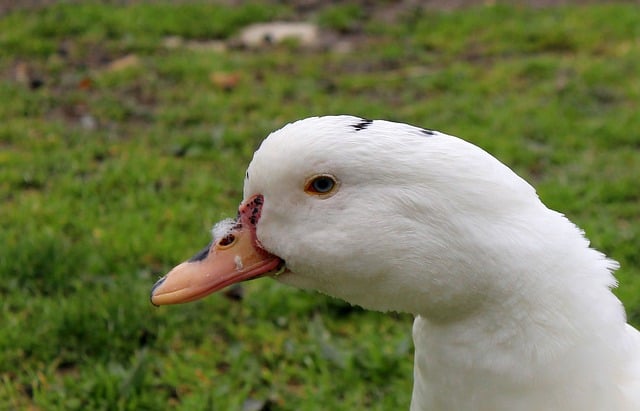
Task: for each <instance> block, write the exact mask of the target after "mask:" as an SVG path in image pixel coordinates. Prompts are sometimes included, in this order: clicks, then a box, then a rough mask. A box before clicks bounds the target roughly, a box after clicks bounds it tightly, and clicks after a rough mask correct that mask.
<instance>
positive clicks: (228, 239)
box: [218, 233, 236, 247]
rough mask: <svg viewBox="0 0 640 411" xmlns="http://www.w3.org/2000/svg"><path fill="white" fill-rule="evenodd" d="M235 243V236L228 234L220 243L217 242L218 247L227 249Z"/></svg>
mask: <svg viewBox="0 0 640 411" xmlns="http://www.w3.org/2000/svg"><path fill="white" fill-rule="evenodd" d="M235 242H236V236H235V235H233V234H231V233H230V234H227V235H225V236H224V237H222V238H221V239H220V241H219V242H218V247H229V246H231V245H232V244H233V243H235Z"/></svg>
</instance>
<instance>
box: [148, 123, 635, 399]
mask: <svg viewBox="0 0 640 411" xmlns="http://www.w3.org/2000/svg"><path fill="white" fill-rule="evenodd" d="M615 268H617V263H616V262H614V261H612V260H609V259H607V258H606V257H605V256H604V255H603V254H601V253H600V252H598V251H596V250H594V249H591V248H589V242H588V240H586V239H585V238H584V236H583V233H582V232H581V231H580V230H579V229H578V228H577V227H576V226H575V225H574V224H572V223H571V222H570V221H569V220H567V219H566V218H565V217H564V216H563V215H562V214H559V213H557V212H555V211H552V210H550V209H548V208H546V207H545V206H544V204H542V202H541V201H540V200H539V199H538V197H537V195H536V192H535V190H534V189H533V188H532V187H531V186H530V185H529V184H527V183H526V182H525V181H524V180H523V179H521V178H520V177H518V176H517V175H516V174H515V173H513V172H512V171H511V170H510V169H509V168H508V167H506V166H505V165H503V164H502V163H500V162H499V161H498V160H496V159H495V158H494V157H492V156H491V155H489V154H487V153H486V152H485V151H483V150H482V149H480V148H478V147H476V146H474V145H472V144H470V143H467V142H465V141H463V140H460V139H458V138H456V137H453V136H449V135H446V134H443V133H439V132H434V131H430V130H425V129H421V128H418V127H413V126H410V125H406V124H399V123H392V122H388V121H381V120H375V121H371V120H365V119H362V118H357V117H351V116H329V117H314V118H308V119H305V120H300V121H297V122H295V123H292V124H289V125H287V126H285V127H284V128H282V129H280V130H278V131H276V132H274V133H272V134H271V135H270V136H269V137H268V138H267V139H266V140H264V142H263V143H262V145H261V147H260V148H259V149H258V151H256V153H255V155H254V157H253V161H252V162H251V164H250V165H249V168H248V171H247V176H246V180H245V184H244V201H243V202H242V204H241V205H240V209H239V213H238V218H237V219H236V220H233V221H231V220H227V221H225V222H222V223H219V224H218V225H217V226H216V227H215V228H214V241H213V242H212V245H211V246H210V247H207V248H206V249H205V250H203V252H201V253H200V254H199V255H197V256H196V257H194V258H192V259H191V260H190V261H188V262H185V263H183V264H181V265H179V266H177V267H176V268H174V269H173V270H172V271H171V272H170V273H169V274H167V276H165V277H164V278H162V279H161V280H159V281H158V283H156V285H155V286H154V288H153V291H152V297H151V298H152V302H153V303H154V304H156V305H163V304H174V303H180V302H187V301H192V300H195V299H198V298H201V297H203V296H205V295H207V294H209V293H212V292H214V291H216V290H219V289H221V288H223V287H226V286H228V285H230V284H232V283H235V282H238V281H243V280H247V279H250V278H255V277H258V276H265V275H266V276H271V277H274V278H276V279H277V280H279V281H281V282H283V283H287V284H291V285H294V286H296V287H300V288H307V289H314V290H318V291H321V292H323V293H326V294H329V295H332V296H335V297H339V298H342V299H344V300H346V301H348V302H350V303H353V304H357V305H360V306H362V307H365V308H370V309H374V310H381V311H387V310H393V311H402V312H409V313H412V314H414V315H415V316H416V318H415V322H414V326H413V339H414V343H415V371H414V379H415V381H414V388H413V397H412V402H411V410H413V411H418V410H432V411H433V410H445V411H463V410H489V411H500V410H508V411H526V410H535V411H540V410H545V411H550V410H558V411H572V410H575V411H588V410H592V411H594V410H599V411H612V410H619V411H638V410H640V334H639V333H638V332H637V331H636V330H635V329H634V328H633V327H631V326H630V325H627V324H626V319H625V313H624V309H623V307H622V304H621V303H620V301H619V300H618V299H617V298H616V297H615V296H614V295H613V294H612V292H611V288H612V287H613V286H615V284H616V282H615V279H614V277H613V276H612V274H611V272H612V271H613V270H614V269H615Z"/></svg>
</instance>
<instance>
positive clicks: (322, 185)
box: [304, 174, 338, 196]
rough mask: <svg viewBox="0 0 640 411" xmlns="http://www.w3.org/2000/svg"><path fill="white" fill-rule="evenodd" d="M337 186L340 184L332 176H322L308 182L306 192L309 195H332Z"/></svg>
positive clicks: (312, 178)
mask: <svg viewBox="0 0 640 411" xmlns="http://www.w3.org/2000/svg"><path fill="white" fill-rule="evenodd" d="M337 185H338V182H337V181H336V179H335V177H333V176H332V175H328V174H320V175H317V176H313V177H311V178H310V179H309V180H307V183H306V184H305V187H304V191H305V192H306V193H307V194H312V195H317V196H326V195H328V194H331V193H332V192H333V191H334V190H335V189H336V187H337Z"/></svg>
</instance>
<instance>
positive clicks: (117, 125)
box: [0, 1, 640, 411]
mask: <svg viewBox="0 0 640 411" xmlns="http://www.w3.org/2000/svg"><path fill="white" fill-rule="evenodd" d="M119 3H126V2H119ZM227 3H228V2H222V3H221V4H215V3H213V2H179V3H178V4H176V5H173V4H168V3H161V2H145V3H133V4H130V5H122V4H121V5H115V4H111V5H109V4H101V3H96V2H91V1H89V2H82V3H80V4H70V3H63V4H57V5H56V4H54V5H50V6H47V7H42V8H36V9H28V10H14V11H11V12H8V13H7V14H5V15H4V16H2V17H0V244H1V247H0V311H1V312H0V319H1V323H0V324H1V327H0V410H5V409H6V410H14V409H15V410H18V409H30V410H161V409H175V410H246V411H251V410H267V409H269V410H328V409H329V410H357V409H369V410H398V409H407V408H408V404H409V401H410V395H411V385H412V383H411V379H412V342H411V338H410V330H411V321H412V320H411V317H410V316H409V315H407V314H380V313H373V312H367V311H364V310H361V309H359V308H357V307H351V306H349V305H348V304H346V303H343V302H341V301H337V300H334V299H331V298H329V297H325V296H322V295H319V294H314V293H308V292H303V291H299V290H295V289H291V288H288V287H285V286H282V285H280V284H278V283H276V282H275V281H271V280H267V279H263V280H258V281H254V282H250V283H246V284H244V285H243V288H242V290H241V291H242V292H241V293H240V292H236V293H227V294H226V295H225V294H218V295H214V296H211V297H209V298H207V299H205V300H203V301H199V302H196V303H192V304H187V305H182V306H170V307H161V308H155V307H153V306H152V305H151V304H150V303H149V290H150V287H151V285H152V284H153V283H154V282H155V280H156V279H157V278H159V276H161V275H162V274H164V273H165V272H166V271H167V270H168V269H170V268H171V267H172V266H173V265H175V264H177V263H179V262H180V261H182V260H184V259H185V258H188V257H190V256H191V255H192V254H193V253H195V252H196V251H197V250H198V249H199V248H200V247H201V246H203V245H205V244H206V243H207V242H208V241H209V239H210V234H209V230H210V228H211V226H212V224H213V223H214V222H215V221H217V220H219V219H221V218H223V217H229V216H234V215H235V213H236V210H237V205H238V203H239V202H240V200H241V196H242V181H243V175H244V171H245V167H246V165H247V164H248V162H249V161H250V159H251V155H252V153H253V151H254V149H255V148H256V147H257V145H258V144H259V142H260V141H261V140H262V139H263V138H264V137H265V136H266V135H267V134H268V133H269V132H270V131H272V130H275V129H277V128H279V127H280V126H282V125H284V124H285V123H287V122H290V121H292V120H295V119H298V118H303V117H307V116H311V115H322V114H338V113H349V114H354V115H359V116H364V117H368V118H384V119H389V120H394V121H402V122H408V123H413V124H416V125H420V126H423V127H427V128H430V129H437V130H440V131H443V132H446V133H448V134H454V135H458V136H461V137H463V138H465V139H467V140H469V141H471V142H473V143H475V144H477V145H479V146H481V147H483V148H485V149H486V150H487V151H489V152H491V153H493V154H494V155H495V156H496V157H498V158H499V159H500V160H502V161H503V162H505V163H506V164H508V165H509V166H510V167H512V168H513V169H514V170H515V171H516V172H518V173H519V174H520V175H522V176H523V177H525V178H526V179H527V180H528V181H530V182H531V183H532V184H534V185H535V186H536V188H537V190H538V193H539V195H540V196H541V198H542V199H543V201H544V202H545V203H546V204H547V205H548V206H550V207H551V208H554V209H557V210H559V211H561V212H563V213H565V214H566V215H567V216H568V217H569V218H570V219H571V220H572V221H574V222H575V223H576V224H578V225H579V226H580V227H581V228H583V229H584V230H585V231H586V233H587V236H588V237H589V238H590V239H591V241H592V245H593V246H594V247H596V248H598V249H600V250H602V251H603V252H605V253H606V254H608V255H609V256H611V257H612V258H614V259H616V260H618V261H619V262H620V263H621V265H622V268H621V269H620V270H619V271H618V272H617V273H616V276H617V278H618V279H619V281H620V286H619V287H618V288H617V290H616V294H617V295H618V296H619V297H620V298H621V299H622V300H623V302H624V303H625V306H626V309H627V313H628V316H629V319H630V322H632V323H633V324H635V325H636V326H640V253H639V252H638V250H640V218H639V216H640V189H639V188H638V180H639V179H640V115H639V114H638V112H639V110H640V104H639V102H640V12H638V11H639V9H638V6H637V5H633V4H606V5H575V6H563V7H552V8H528V7H524V6H521V7H515V6H505V5H500V4H491V5H481V6H474V7H471V8H463V9H457V10H436V9H420V8H415V7H413V8H412V7H409V6H398V5H397V4H396V3H394V2H385V1H380V2H376V3H375V4H373V3H371V2H367V4H368V6H367V7H355V6H350V5H341V4H328V5H324V4H323V2H318V3H317V4H316V3H313V2H311V3H313V4H314V5H313V6H309V7H303V6H302V3H300V4H299V5H295V4H294V3H290V4H289V5H278V6H275V5H274V4H269V3H265V2H252V3H242V4H243V5H242V6H229V5H226V4H227ZM303 3H304V2H303ZM311 3H309V4H311ZM489 3H492V2H489ZM277 4H280V3H277ZM372 4H373V5H372ZM272 20H296V21H297V20H302V21H308V22H313V23H317V24H319V25H320V27H321V28H322V33H323V36H322V39H321V42H322V44H321V45H320V46H317V47H312V48H308V47H305V46H304V45H303V44H301V43H300V42H296V41H285V42H283V43H281V44H270V45H265V46H261V47H258V48H257V49H252V48H246V47H240V46H238V42H237V35H238V33H239V32H240V30H242V28H244V27H245V26H247V25H248V24H251V23H254V22H264V21H272ZM577 286H579V285H577ZM236 291H237V290H236Z"/></svg>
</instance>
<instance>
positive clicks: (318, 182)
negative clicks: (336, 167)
mask: <svg viewBox="0 0 640 411" xmlns="http://www.w3.org/2000/svg"><path fill="white" fill-rule="evenodd" d="M334 184H335V183H334V182H333V180H332V179H330V178H329V177H318V178H316V179H315V180H313V183H312V187H313V189H314V190H315V191H317V192H318V193H328V192H329V191H331V189H332V188H333V185H334Z"/></svg>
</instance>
